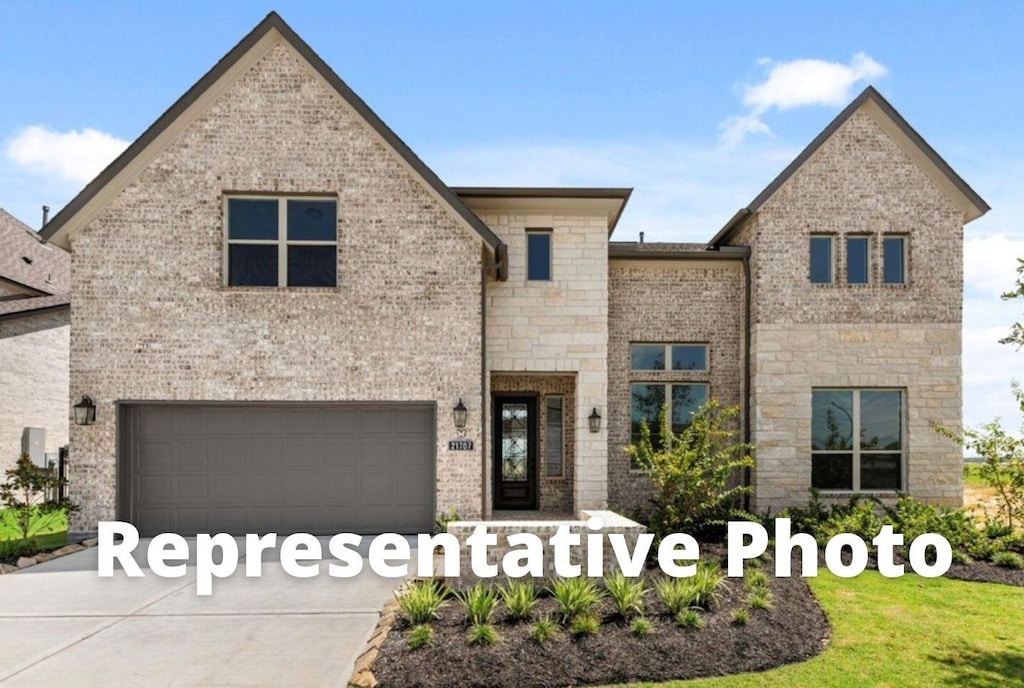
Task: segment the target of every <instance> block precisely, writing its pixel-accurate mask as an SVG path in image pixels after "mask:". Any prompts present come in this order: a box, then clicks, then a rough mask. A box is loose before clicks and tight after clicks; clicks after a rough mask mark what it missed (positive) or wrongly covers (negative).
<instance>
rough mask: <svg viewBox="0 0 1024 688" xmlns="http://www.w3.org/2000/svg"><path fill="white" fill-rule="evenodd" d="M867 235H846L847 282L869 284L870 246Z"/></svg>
mask: <svg viewBox="0 0 1024 688" xmlns="http://www.w3.org/2000/svg"><path fill="white" fill-rule="evenodd" d="M869 246H870V240H869V239H868V237H866V236H850V237H846V283H847V284H867V283H868V274H869V267H870V265H869V261H868V253H869V251H868V247H869Z"/></svg>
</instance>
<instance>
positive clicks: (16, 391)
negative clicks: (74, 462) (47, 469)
mask: <svg viewBox="0 0 1024 688" xmlns="http://www.w3.org/2000/svg"><path fill="white" fill-rule="evenodd" d="M68 322H69V316H68V311H67V310H66V309H65V310H64V311H61V312H56V313H47V314H44V315H33V316H28V317H24V318H14V319H8V320H0V476H2V472H3V471H4V470H5V469H7V468H10V467H11V466H13V465H14V462H15V461H17V460H18V457H19V456H21V438H22V433H23V431H24V429H25V428H26V427H33V428H45V429H46V451H47V452H56V451H57V450H58V449H60V447H62V446H64V445H65V444H67V443H68V414H69V413H70V406H69V405H68V342H69V335H70V329H71V328H70V326H69V324H68Z"/></svg>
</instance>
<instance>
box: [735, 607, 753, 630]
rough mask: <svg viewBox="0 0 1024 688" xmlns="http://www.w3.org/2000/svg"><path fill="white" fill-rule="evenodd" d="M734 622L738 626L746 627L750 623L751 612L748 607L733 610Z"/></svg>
mask: <svg viewBox="0 0 1024 688" xmlns="http://www.w3.org/2000/svg"><path fill="white" fill-rule="evenodd" d="M732 622H733V623H734V624H736V625H737V626H746V625H747V624H748V623H750V611H749V610H747V608H746V607H737V608H736V609H733V610H732Z"/></svg>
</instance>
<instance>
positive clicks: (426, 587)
mask: <svg viewBox="0 0 1024 688" xmlns="http://www.w3.org/2000/svg"><path fill="white" fill-rule="evenodd" d="M448 592H449V591H448V588H447V586H445V585H444V584H443V583H441V582H439V581H434V580H429V581H419V582H413V583H410V584H409V585H407V586H406V587H405V589H404V590H403V591H402V592H400V593H396V594H395V597H396V598H397V600H398V608H399V609H401V610H402V613H403V614H405V616H406V618H407V619H408V620H409V623H411V624H413V625H414V626H419V625H421V624H429V623H430V622H432V621H434V620H435V619H436V618H437V612H438V611H439V610H440V609H441V607H443V606H444V603H445V599H446V598H447V597H448Z"/></svg>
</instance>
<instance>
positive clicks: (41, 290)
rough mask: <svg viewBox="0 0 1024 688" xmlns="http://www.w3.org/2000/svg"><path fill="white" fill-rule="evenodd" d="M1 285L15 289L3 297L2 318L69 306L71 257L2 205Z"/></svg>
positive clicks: (0, 214) (1, 301)
mask: <svg viewBox="0 0 1024 688" xmlns="http://www.w3.org/2000/svg"><path fill="white" fill-rule="evenodd" d="M0 284H6V285H7V286H8V287H10V289H9V290H8V291H12V292H14V293H13V294H12V295H9V296H4V297H3V298H0V320H6V319H9V318H16V317H25V316H29V315H38V314H39V313H40V312H44V311H51V310H58V309H64V308H68V307H69V305H70V303H71V299H70V295H69V293H68V292H69V290H70V289H71V256H70V254H68V252H67V251H65V250H64V249H62V248H60V247H58V246H54V245H53V244H49V243H46V242H45V241H43V240H42V239H41V238H40V237H39V235H38V234H36V232H35V230H34V229H32V228H31V227H29V226H28V225H26V224H25V223H24V222H22V221H21V220H19V219H18V218H16V217H14V216H13V215H11V214H10V213H8V212H7V211H6V210H4V209H3V208H0Z"/></svg>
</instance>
